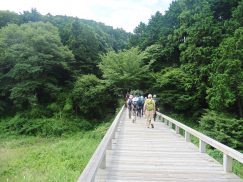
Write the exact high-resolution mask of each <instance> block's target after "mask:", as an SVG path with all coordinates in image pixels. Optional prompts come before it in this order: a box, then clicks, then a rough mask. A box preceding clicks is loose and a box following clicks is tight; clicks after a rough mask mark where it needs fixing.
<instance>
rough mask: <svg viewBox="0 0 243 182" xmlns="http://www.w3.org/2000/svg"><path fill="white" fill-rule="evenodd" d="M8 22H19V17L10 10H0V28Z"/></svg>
mask: <svg viewBox="0 0 243 182" xmlns="http://www.w3.org/2000/svg"><path fill="white" fill-rule="evenodd" d="M9 23H16V24H18V23H20V17H19V16H18V14H17V13H14V12H10V11H0V28H2V27H4V26H6V25H7V24H9Z"/></svg>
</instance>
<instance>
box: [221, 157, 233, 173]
mask: <svg viewBox="0 0 243 182" xmlns="http://www.w3.org/2000/svg"><path fill="white" fill-rule="evenodd" d="M232 164H233V159H232V157H230V156H228V155H227V154H224V161H223V166H224V172H232Z"/></svg>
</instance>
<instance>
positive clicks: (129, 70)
mask: <svg viewBox="0 0 243 182" xmlns="http://www.w3.org/2000/svg"><path fill="white" fill-rule="evenodd" d="M101 59H102V61H101V63H100V64H99V68H100V69H101V71H102V73H103V77H104V78H105V79H106V81H107V82H108V85H110V86H111V87H112V88H113V89H114V90H115V92H116V93H120V94H121V93H125V92H126V91H128V90H131V89H134V88H138V87H139V84H140V81H142V80H144V78H146V76H148V68H149V66H148V65H144V64H143V59H144V53H142V52H140V51H139V50H138V48H132V49H129V50H124V51H121V52H118V53H115V52H114V51H111V52H108V53H107V54H106V55H103V56H102V57H101Z"/></svg>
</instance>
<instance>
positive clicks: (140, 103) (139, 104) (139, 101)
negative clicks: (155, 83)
mask: <svg viewBox="0 0 243 182" xmlns="http://www.w3.org/2000/svg"><path fill="white" fill-rule="evenodd" d="M137 104H138V107H139V108H141V107H143V101H142V99H141V98H139V99H138V103H137Z"/></svg>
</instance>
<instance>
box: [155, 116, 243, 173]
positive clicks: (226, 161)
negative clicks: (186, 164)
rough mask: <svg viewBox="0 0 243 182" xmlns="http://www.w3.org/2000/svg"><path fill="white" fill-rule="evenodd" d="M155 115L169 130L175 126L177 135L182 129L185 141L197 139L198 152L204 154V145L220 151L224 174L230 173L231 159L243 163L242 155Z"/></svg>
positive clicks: (178, 123)
mask: <svg viewBox="0 0 243 182" xmlns="http://www.w3.org/2000/svg"><path fill="white" fill-rule="evenodd" d="M157 115H158V117H159V119H160V120H162V121H163V122H164V123H165V124H166V125H168V126H169V128H171V129H172V128H173V127H172V125H173V124H174V125H175V132H176V133H177V134H179V131H180V129H183V130H184V131H185V140H186V141H187V142H189V141H190V140H191V139H190V136H191V135H193V136H195V137H196V138H198V139H199V152H202V153H205V152H206V145H210V146H212V147H214V148H216V149H218V150H219V151H221V152H222V153H223V154H224V157H223V168H224V171H225V172H232V162H233V159H235V160H237V161H239V162H240V163H243V154H242V153H240V152H238V151H236V150H234V149H232V148H230V147H228V146H226V145H224V144H222V143H220V142H217V141H216V140H214V139H212V138H210V137H208V136H206V135H204V134H202V133H200V132H198V131H196V130H194V129H192V128H190V127H188V126H186V125H184V124H182V123H180V122H178V121H176V120H174V119H172V118H170V117H168V116H166V115H164V114H161V113H159V112H157Z"/></svg>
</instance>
